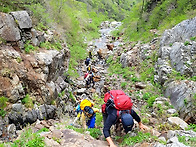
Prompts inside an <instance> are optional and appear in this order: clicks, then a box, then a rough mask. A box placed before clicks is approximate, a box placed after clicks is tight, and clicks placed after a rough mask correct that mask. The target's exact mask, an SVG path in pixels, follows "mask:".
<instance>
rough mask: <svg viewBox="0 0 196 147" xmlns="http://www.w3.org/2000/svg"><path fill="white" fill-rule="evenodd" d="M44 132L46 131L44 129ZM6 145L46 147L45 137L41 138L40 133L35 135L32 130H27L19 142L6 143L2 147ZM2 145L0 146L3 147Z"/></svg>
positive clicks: (14, 146)
mask: <svg viewBox="0 0 196 147" xmlns="http://www.w3.org/2000/svg"><path fill="white" fill-rule="evenodd" d="M43 130H44V129H43ZM6 144H9V145H11V147H18V146H20V147H33V146H36V147H45V146H46V145H45V143H44V137H40V135H39V133H33V132H32V130H31V129H27V128H26V129H25V131H24V132H23V133H22V134H21V136H20V138H19V139H18V140H15V141H14V142H13V143H4V144H1V145H2V146H6ZM1 145H0V146H1Z"/></svg>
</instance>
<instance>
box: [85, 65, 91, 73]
mask: <svg viewBox="0 0 196 147" xmlns="http://www.w3.org/2000/svg"><path fill="white" fill-rule="evenodd" d="M86 70H87V72H91V71H92V66H91V64H89V65H88V67H87V69H86Z"/></svg>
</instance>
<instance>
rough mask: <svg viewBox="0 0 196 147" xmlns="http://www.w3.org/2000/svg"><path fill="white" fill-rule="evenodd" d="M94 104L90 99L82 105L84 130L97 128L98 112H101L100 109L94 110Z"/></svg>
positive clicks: (85, 100)
mask: <svg viewBox="0 0 196 147" xmlns="http://www.w3.org/2000/svg"><path fill="white" fill-rule="evenodd" d="M93 106H94V103H93V102H91V101H90V100H88V99H84V100H82V101H81V103H80V108H81V110H82V115H81V120H82V126H83V128H84V129H87V127H88V128H95V121H96V112H100V111H99V109H97V108H93Z"/></svg>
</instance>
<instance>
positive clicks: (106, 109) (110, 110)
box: [102, 90, 147, 147]
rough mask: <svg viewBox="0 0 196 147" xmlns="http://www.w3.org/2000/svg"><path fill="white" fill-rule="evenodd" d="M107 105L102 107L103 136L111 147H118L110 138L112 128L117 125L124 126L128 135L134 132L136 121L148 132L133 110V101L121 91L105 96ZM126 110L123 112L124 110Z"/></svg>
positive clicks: (112, 91)
mask: <svg viewBox="0 0 196 147" xmlns="http://www.w3.org/2000/svg"><path fill="white" fill-rule="evenodd" d="M104 102H105V104H103V105H102V114H103V120H104V128H103V134H104V136H105V138H106V140H107V142H108V143H109V145H110V147H116V145H115V144H114V143H113V141H112V138H111V137H110V128H111V126H112V125H115V124H118V123H120V124H122V125H123V128H124V132H125V133H128V132H129V131H131V130H132V127H133V125H134V121H133V119H135V120H136V121H137V122H138V124H139V128H140V129H142V130H146V129H147V127H146V126H145V125H143V124H142V122H141V119H140V117H139V116H138V115H137V113H136V112H135V111H134V110H133V109H132V105H133V104H132V102H131V99H130V98H129V97H128V96H127V95H126V94H125V93H124V92H123V91H121V90H110V91H109V92H107V93H105V95H104ZM123 108H124V110H121V109H123Z"/></svg>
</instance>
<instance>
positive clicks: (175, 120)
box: [168, 117, 188, 130]
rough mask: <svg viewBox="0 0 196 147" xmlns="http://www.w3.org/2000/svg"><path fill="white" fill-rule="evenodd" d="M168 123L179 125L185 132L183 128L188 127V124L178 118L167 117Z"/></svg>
mask: <svg viewBox="0 0 196 147" xmlns="http://www.w3.org/2000/svg"><path fill="white" fill-rule="evenodd" d="M168 121H169V123H170V124H176V125H179V126H180V128H181V129H183V130H185V128H187V127H188V124H187V123H186V122H185V121H183V120H182V119H180V118H179V117H169V118H168Z"/></svg>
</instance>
